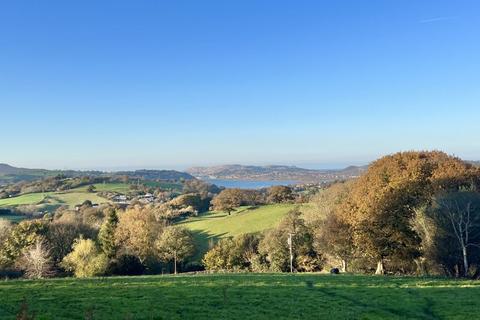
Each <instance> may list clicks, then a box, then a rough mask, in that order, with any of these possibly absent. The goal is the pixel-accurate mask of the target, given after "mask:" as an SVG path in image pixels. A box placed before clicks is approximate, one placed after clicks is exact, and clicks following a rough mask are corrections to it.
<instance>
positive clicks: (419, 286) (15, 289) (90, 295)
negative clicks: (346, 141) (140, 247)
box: [0, 274, 480, 319]
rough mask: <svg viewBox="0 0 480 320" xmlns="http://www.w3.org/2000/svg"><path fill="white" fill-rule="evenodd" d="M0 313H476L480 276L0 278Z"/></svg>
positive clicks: (73, 316) (455, 315)
mask: <svg viewBox="0 0 480 320" xmlns="http://www.w3.org/2000/svg"><path fill="white" fill-rule="evenodd" d="M0 297H1V298H0V319H14V318H15V315H16V314H17V313H18V310H19V307H20V305H21V303H22V300H24V299H25V301H27V304H28V307H29V311H30V312H31V313H34V314H35V319H333V318H334V319H475V318H478V315H479V307H478V304H477V303H478V300H479V298H480V282H475V281H466V280H465V281H457V280H447V279H435V278H414V277H375V276H351V275H339V276H335V275H315V274H295V275H288V274H225V275H221V274H216V275H183V276H143V277H115V278H93V279H84V280H82V279H52V280H43V281H28V280H12V281H3V282H1V283H0Z"/></svg>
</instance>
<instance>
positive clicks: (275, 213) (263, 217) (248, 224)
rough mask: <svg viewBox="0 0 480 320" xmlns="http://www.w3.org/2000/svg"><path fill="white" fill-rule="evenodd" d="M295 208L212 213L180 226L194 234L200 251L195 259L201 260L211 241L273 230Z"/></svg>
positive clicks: (244, 209) (268, 208) (278, 205)
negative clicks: (229, 213)
mask: <svg viewBox="0 0 480 320" xmlns="http://www.w3.org/2000/svg"><path fill="white" fill-rule="evenodd" d="M293 208H294V205H292V204H275V205H265V206H260V207H240V208H238V209H237V210H236V211H235V212H232V214H231V215H228V214H227V213H226V212H216V211H210V212H207V213H205V214H202V215H200V216H198V217H192V218H189V219H187V220H185V221H183V222H181V223H180V225H182V226H183V227H186V228H188V229H189V230H191V231H193V233H194V236H195V242H196V245H197V252H198V254H197V255H196V257H195V259H196V260H199V259H200V258H201V257H202V256H203V254H204V253H205V252H206V251H207V250H208V243H209V241H211V240H218V239H220V238H224V237H231V236H237V235H240V234H244V233H255V232H260V231H263V230H266V229H270V228H273V227H275V226H276V225H277V224H278V223H279V222H280V220H281V219H282V217H283V216H284V215H285V214H286V213H287V212H288V211H289V210H291V209H293Z"/></svg>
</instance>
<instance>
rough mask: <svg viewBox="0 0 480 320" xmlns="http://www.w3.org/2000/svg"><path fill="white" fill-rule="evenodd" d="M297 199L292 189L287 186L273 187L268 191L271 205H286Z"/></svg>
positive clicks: (268, 199)
mask: <svg viewBox="0 0 480 320" xmlns="http://www.w3.org/2000/svg"><path fill="white" fill-rule="evenodd" d="M294 199H295V195H294V194H293V191H292V188H290V187H287V186H272V187H270V188H268V190H267V201H268V202H269V203H285V202H290V201H293V200H294Z"/></svg>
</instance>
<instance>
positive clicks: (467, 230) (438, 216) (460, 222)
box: [433, 190, 480, 277]
mask: <svg viewBox="0 0 480 320" xmlns="http://www.w3.org/2000/svg"><path fill="white" fill-rule="evenodd" d="M433 217H434V219H435V221H436V222H437V224H438V225H437V226H438V227H439V228H440V229H441V230H443V232H445V233H446V234H447V235H448V236H449V238H450V239H452V240H453V241H454V243H456V247H457V248H458V249H457V250H458V251H459V252H460V255H461V257H462V263H463V272H462V275H463V276H464V277H468V275H469V270H470V262H471V261H470V255H471V254H472V251H474V250H475V251H478V249H479V248H480V194H478V193H477V192H475V191H468V190H465V191H460V192H455V193H449V194H445V195H442V196H440V197H438V198H437V199H436V207H435V210H434V211H433ZM458 251H457V252H458ZM477 254H478V252H477Z"/></svg>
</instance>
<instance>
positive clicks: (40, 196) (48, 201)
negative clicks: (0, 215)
mask: <svg viewBox="0 0 480 320" xmlns="http://www.w3.org/2000/svg"><path fill="white" fill-rule="evenodd" d="M95 188H96V192H100V191H113V192H120V193H121V192H127V191H128V190H129V185H128V184H125V183H99V184H95ZM86 190H87V186H84V187H80V188H75V189H71V190H67V191H62V192H44V193H42V192H38V193H29V194H24V195H21V196H18V197H13V198H7V199H0V208H1V207H17V206H20V205H35V206H36V207H37V210H39V211H53V210H55V209H56V208H58V207H59V206H62V205H67V206H68V207H70V208H73V207H74V206H75V205H77V204H81V203H83V202H84V201H85V200H90V201H92V202H93V203H98V204H101V203H106V202H108V200H107V199H105V198H102V197H99V196H98V195H97V194H96V193H90V192H87V191H86Z"/></svg>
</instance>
